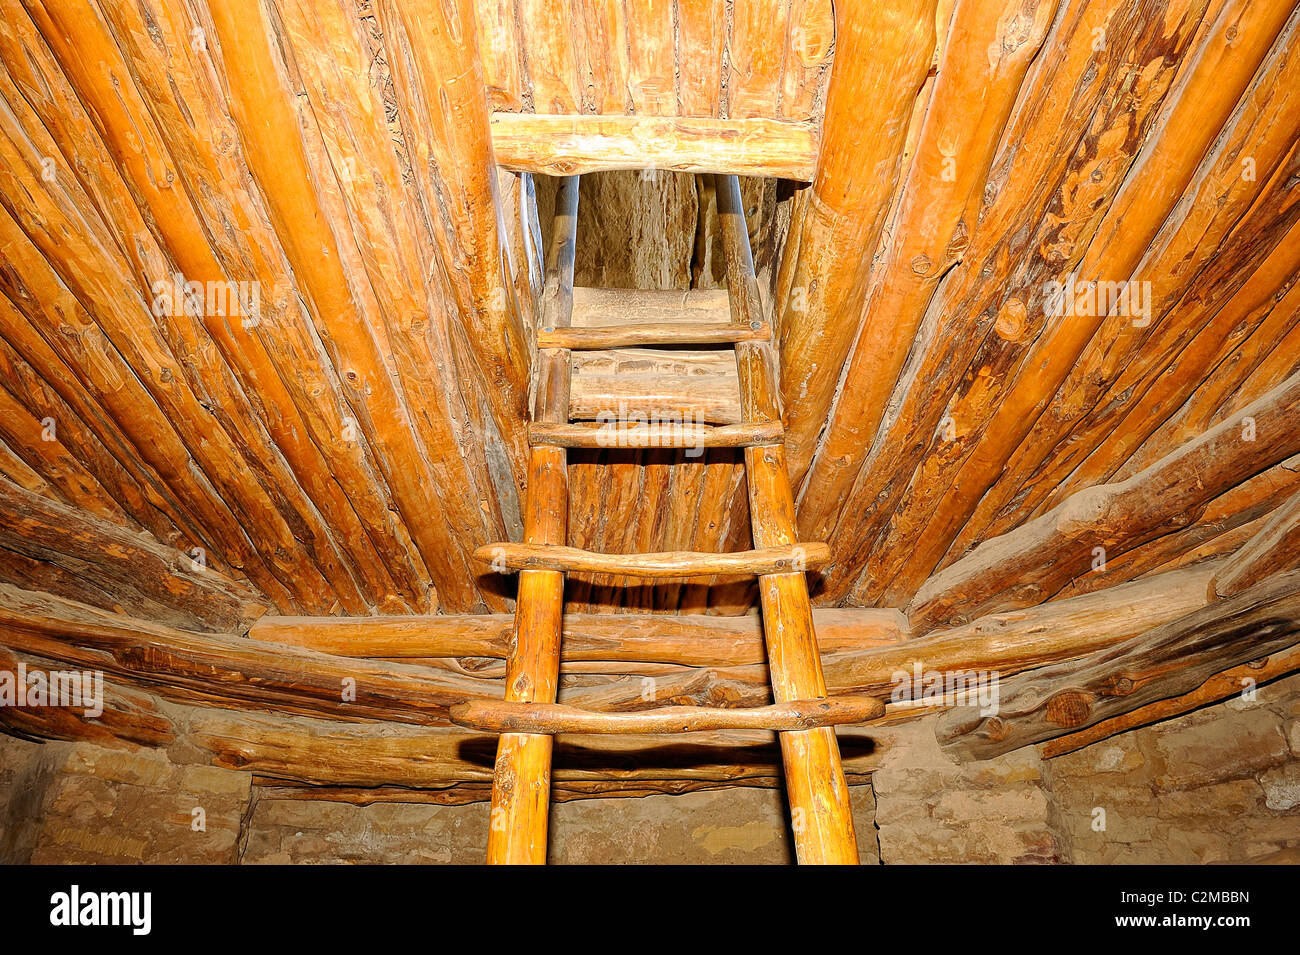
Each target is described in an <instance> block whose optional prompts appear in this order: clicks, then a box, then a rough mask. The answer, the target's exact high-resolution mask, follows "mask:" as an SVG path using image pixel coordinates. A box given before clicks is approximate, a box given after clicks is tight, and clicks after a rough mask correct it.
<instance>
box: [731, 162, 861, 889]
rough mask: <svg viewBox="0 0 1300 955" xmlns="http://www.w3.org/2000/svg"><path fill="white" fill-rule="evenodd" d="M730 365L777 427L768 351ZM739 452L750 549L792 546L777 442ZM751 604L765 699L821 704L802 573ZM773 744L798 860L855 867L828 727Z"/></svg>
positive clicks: (748, 285) (736, 298)
mask: <svg viewBox="0 0 1300 955" xmlns="http://www.w3.org/2000/svg"><path fill="white" fill-rule="evenodd" d="M714 184H715V190H716V193H717V204H718V216H719V219H720V220H721V223H722V240H723V256H724V259H725V264H726V270H727V288H728V293H729V295H730V299H731V307H732V311H731V317H732V321H733V322H735V323H736V324H737V325H741V326H747V325H749V324H750V323H751V322H753V321H758V320H760V318H761V315H762V300H761V297H760V295H759V289H758V280H757V278H756V276H755V275H754V263H753V257H752V254H751V252H750V248H749V233H748V230H747V228H746V226H745V214H744V207H743V205H742V203H741V198H740V183H739V181H738V180H737V178H736V177H735V176H715V177H714ZM736 368H737V371H738V373H739V376H740V402H741V415H742V417H744V418H745V420H747V421H751V422H762V421H773V420H780V417H781V408H780V397H779V393H778V391H777V381H778V380H779V379H778V376H777V369H776V353H775V350H774V349H773V347H772V345H771V343H770V342H754V341H745V342H739V343H737V345H736ZM744 454H745V472H746V480H747V483H748V487H749V509H750V524H751V526H752V527H753V537H754V546H755V547H758V548H762V547H779V546H791V545H794V544H797V543H798V532H797V530H796V525H795V509H794V494H793V490H792V489H791V487H790V476H789V471H788V470H787V467H786V460H785V447H784V445H780V444H772V445H759V446H752V447H747V448H745V451H744ZM759 599H760V602H761V604H762V612H763V632H764V637H765V640H766V643H767V652H768V668H769V671H770V673H771V681H772V695H773V697H774V698H775V699H776V701H777V702H778V703H780V702H787V701H791V700H802V699H815V698H820V697H825V696H826V679H825V676H824V675H823V673H822V665H821V655H820V654H819V652H818V650H817V641H816V637H815V635H814V632H813V622H812V602H811V600H810V599H809V596H808V582H807V580H806V578H805V577H804V575H803V573H780V574H767V575H764V576H762V577H760V578H759ZM780 742H781V754H782V759H783V762H784V765H785V776H786V790H787V793H788V794H789V801H790V811H791V823H792V828H793V830H794V841H795V852H796V854H797V856H798V858H799V861H800V862H801V863H809V864H817V863H821V864H842V865H857V864H858V848H857V838H856V834H855V832H854V827H853V811H852V807H851V806H850V804H849V789H848V783H847V782H846V781H845V779H844V768H843V764H842V761H841V759H840V751H839V744H838V743H837V742H836V739H835V731H834V729H832V728H830V727H825V728H819V729H811V730H799V731H791V732H782V733H780Z"/></svg>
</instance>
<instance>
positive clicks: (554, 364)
mask: <svg viewBox="0 0 1300 955" xmlns="http://www.w3.org/2000/svg"><path fill="white" fill-rule="evenodd" d="M577 225H578V177H577V176H569V177H567V178H565V179H562V180H561V181H560V185H559V189H558V191H557V192H556V197H555V227H554V230H553V232H552V236H551V247H550V249H548V250H547V257H546V259H547V263H546V285H545V288H544V290H543V293H542V325H543V327H552V328H564V327H568V325H569V323H570V320H571V318H572V314H573V260H574V251H575V243H576V235H577ZM537 356H538V368H537V379H536V381H537V385H536V392H535V396H534V399H533V420H534V421H536V422H539V423H542V424H567V423H568V421H569V386H570V378H569V350H568V349H567V348H543V349H539V350H538V352H537ZM566 455H567V452H566V451H565V449H564V448H562V447H548V446H533V447H530V448H529V451H528V488H527V495H526V496H527V500H526V501H525V504H524V541H525V543H528V544H558V545H561V546H563V545H564V544H567V543H568V528H569V489H568V478H567V467H566ZM563 614H564V574H563V573H561V572H559V571H555V570H525V571H522V572H520V574H519V591H518V594H517V596H516V600H515V621H514V630H513V633H512V636H511V641H510V652H509V655H508V659H507V662H506V700H508V701H511V702H521V703H554V702H555V697H556V687H557V684H558V683H559V674H560V634H561V630H562V626H563ZM553 741H554V737H552V736H541V735H533V734H527V733H504V734H502V736H501V739H500V741H499V743H498V745H497V760H496V767H495V771H494V774H493V780H492V813H491V817H490V825H489V829H488V850H487V861H488V863H489V864H490V865H500V864H515V865H526V864H531V865H543V864H545V862H546V834H547V822H548V817H549V815H550V801H551V798H550V797H551V752H552V746H553Z"/></svg>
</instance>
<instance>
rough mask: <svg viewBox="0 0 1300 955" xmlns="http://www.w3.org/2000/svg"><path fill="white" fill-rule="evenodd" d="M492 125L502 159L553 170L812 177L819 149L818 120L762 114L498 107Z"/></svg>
mask: <svg viewBox="0 0 1300 955" xmlns="http://www.w3.org/2000/svg"><path fill="white" fill-rule="evenodd" d="M491 128H492V148H493V152H494V153H495V154H496V161H497V162H498V163H499V164H500V165H502V166H504V167H505V168H506V169H513V170H515V171H516V172H534V173H545V174H546V175H549V176H568V175H577V174H582V173H589V172H601V171H607V170H611V169H637V170H641V169H668V170H675V171H677V172H695V173H705V172H717V173H735V174H737V175H742V176H768V177H774V178H781V179H796V180H799V181H808V180H809V179H811V178H812V172H813V164H814V162H815V160H816V156H817V149H818V145H817V143H818V138H817V136H818V134H817V128H816V127H815V126H813V125H812V124H811V123H799V122H786V121H783V120H776V119H761V118H756V119H741V120H732V119H688V118H682V117H664V116H563V115H532V114H529V113H493V114H492V127H491Z"/></svg>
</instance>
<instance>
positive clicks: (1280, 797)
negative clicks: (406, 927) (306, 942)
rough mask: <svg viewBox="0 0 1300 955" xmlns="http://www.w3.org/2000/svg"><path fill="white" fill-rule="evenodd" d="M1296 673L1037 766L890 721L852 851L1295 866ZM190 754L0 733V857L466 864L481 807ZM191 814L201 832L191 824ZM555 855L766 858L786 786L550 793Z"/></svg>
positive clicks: (779, 840)
mask: <svg viewBox="0 0 1300 955" xmlns="http://www.w3.org/2000/svg"><path fill="white" fill-rule="evenodd" d="M1298 718H1300V676H1293V677H1291V678H1289V679H1287V680H1280V681H1276V682H1274V683H1273V684H1270V685H1268V686H1265V687H1261V688H1260V689H1259V691H1258V692H1257V693H1256V694H1255V696H1254V698H1248V697H1239V698H1234V699H1233V700H1232V701H1230V702H1228V703H1222V704H1219V705H1217V706H1212V707H1207V708H1204V709H1202V710H1199V711H1197V712H1194V713H1191V714H1187V715H1185V716H1182V717H1179V718H1178V719H1174V720H1169V721H1167V722H1165V723H1162V724H1159V725H1157V726H1152V727H1145V728H1143V729H1139V730H1136V731H1133V732H1130V733H1126V734H1124V735H1122V736H1117V737H1113V738H1111V739H1107V740H1103V741H1101V742H1098V743H1095V744H1093V745H1092V746H1089V747H1087V748H1085V749H1082V750H1080V751H1079V752H1076V753H1071V754H1069V755H1066V756H1062V757H1059V758H1056V759H1053V760H1043V759H1041V758H1040V756H1039V753H1038V751H1037V749H1036V748H1033V747H1030V748H1027V749H1022V750H1019V751H1017V752H1015V753H1010V754H1007V755H1006V756H1002V757H999V758H998V759H993V760H987V761H983V762H976V763H968V764H963V765H958V764H956V763H954V762H952V761H951V760H950V759H949V758H948V757H947V755H946V754H945V753H944V752H943V751H942V750H941V749H940V747H939V745H938V743H937V742H936V740H935V737H934V716H933V715H932V714H930V715H926V716H924V717H922V718H920V719H917V720H915V721H913V722H911V723H907V724H903V725H900V726H897V727H893V728H891V729H890V730H888V731H887V732H888V733H889V734H890V735H891V736H892V739H891V741H890V745H889V746H888V747H887V748H886V749H885V750H884V754H883V756H882V763H881V766H880V768H879V769H878V770H877V772H876V773H875V774H874V776H873V779H872V785H870V786H865V785H863V786H854V787H853V788H852V797H853V801H854V810H855V813H854V815H855V821H856V825H857V830H858V841H859V846H860V848H861V851H862V861H863V862H866V863H875V862H878V861H883V862H885V863H887V864H888V863H927V862H933V863H952V862H990V863H1025V862H1075V863H1121V864H1122V863H1212V862H1269V863H1284V862H1288V861H1291V862H1294V861H1295V860H1296V859H1297V858H1300V759H1298V758H1297V754H1296V751H1295V727H1296V724H1297V722H1298V721H1300V719H1298ZM203 759H205V757H204V756H203V754H202V753H201V751H199V750H195V749H193V748H186V747H183V746H179V745H178V746H174V747H173V748H172V749H171V750H169V751H166V752H163V751H157V750H147V749H140V748H136V747H121V748H114V749H108V748H103V747H100V746H94V745H89V744H72V743H60V742H52V743H43V744H38V743H33V742H27V741H24V740H16V739H12V738H9V737H0V862H8V863H23V862H39V863H62V862H118V863H130V862H164V863H166V862H194V863H231V862H244V863H248V864H257V863H276V862H280V863H288V862H292V863H362V862H433V863H479V862H481V861H482V859H483V849H484V846H485V845H486V841H487V823H488V812H487V807H486V805H485V804H483V803H477V804H473V805H468V806H446V807H444V806H428V805H407V804H396V803H383V804H377V805H372V806H364V807H362V806H353V805H349V804H345V803H337V802H321V801H305V800H296V799H284V798H273V797H271V796H270V795H264V796H259V792H262V791H261V790H258V789H256V788H255V787H252V786H251V782H252V780H251V777H250V776H249V774H247V773H240V772H233V771H228V770H224V769H216V768H214V767H212V766H209V765H206V764H204V763H202V762H200V760H203ZM196 809H202V810H203V814H202V821H203V828H202V829H199V828H196V825H195V822H196V814H195V810H196ZM551 834H552V839H551V861H553V862H556V863H569V864H581V863H597V862H602V863H609V862H612V863H632V862H649V863H655V862H677V863H696V864H732V863H762V864H780V863H788V862H790V861H792V860H793V848H792V844H791V842H790V838H789V835H788V828H787V807H786V805H785V798H784V795H783V794H782V792H781V791H780V790H777V789H730V790H720V791H713V792H699V793H691V794H688V795H682V796H667V795H664V796H648V797H644V798H639V799H618V800H610V799H594V800H576V801H572V802H566V803H560V804H557V805H556V806H554V807H553V809H552V815H551Z"/></svg>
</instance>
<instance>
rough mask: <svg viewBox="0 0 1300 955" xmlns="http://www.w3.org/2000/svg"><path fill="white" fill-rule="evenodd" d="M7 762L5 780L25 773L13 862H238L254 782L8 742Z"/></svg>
mask: <svg viewBox="0 0 1300 955" xmlns="http://www.w3.org/2000/svg"><path fill="white" fill-rule="evenodd" d="M23 748H25V749H26V750H27V751H26V752H25V753H24V752H23V751H22V749H23ZM0 759H3V762H4V765H5V769H4V770H3V771H0V778H5V777H8V776H9V767H10V766H14V767H17V775H16V776H15V777H13V785H12V787H11V788H8V789H7V790H6V795H7V797H8V798H7V799H6V800H5V803H4V807H5V818H4V828H3V832H4V837H3V843H2V846H3V861H5V862H13V863H23V862H31V863H119V864H127V863H136V862H153V863H199V864H202V863H232V862H236V861H238V854H239V840H240V834H241V829H242V822H243V815H244V811H245V809H246V808H247V805H248V802H249V795H250V788H251V786H250V784H251V781H252V778H251V776H250V775H249V774H248V773H239V772H230V771H227V770H221V769H214V768H211V767H206V766H177V765H174V764H173V763H172V762H171V761H170V759H169V758H168V756H167V754H166V753H165V752H163V751H161V750H150V749H140V748H135V747H132V748H129V749H128V748H121V749H106V748H103V747H100V746H93V745H89V744H77V745H72V744H68V743H48V744H44V745H40V746H38V745H36V744H31V743H19V742H17V741H10V740H7V739H6V742H5V744H4V746H3V748H0Z"/></svg>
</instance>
